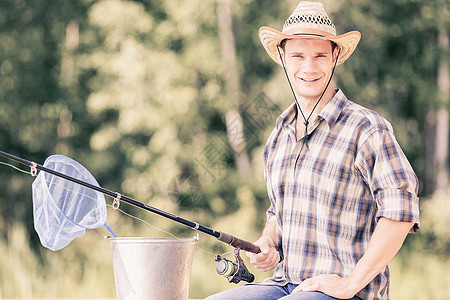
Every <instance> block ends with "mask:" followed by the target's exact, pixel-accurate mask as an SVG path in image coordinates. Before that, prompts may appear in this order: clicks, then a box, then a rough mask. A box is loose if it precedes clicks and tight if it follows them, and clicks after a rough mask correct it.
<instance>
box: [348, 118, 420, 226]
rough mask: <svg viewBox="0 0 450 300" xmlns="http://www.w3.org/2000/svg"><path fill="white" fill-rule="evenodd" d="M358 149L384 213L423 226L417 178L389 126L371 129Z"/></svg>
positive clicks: (379, 214) (380, 211)
mask: <svg viewBox="0 0 450 300" xmlns="http://www.w3.org/2000/svg"><path fill="white" fill-rule="evenodd" d="M360 150H361V151H359V152H358V155H357V156H358V157H357V161H356V164H357V165H358V166H359V169H360V171H361V172H362V174H363V176H364V177H365V180H366V182H367V184H368V186H369V187H370V190H371V192H372V196H373V198H374V200H375V201H376V203H377V208H378V211H377V215H376V219H377V220H379V218H381V217H385V218H388V219H392V220H394V221H401V222H413V223H414V226H413V227H412V228H411V233H414V232H416V231H417V230H418V229H419V226H420V220H419V198H418V196H417V193H418V187H419V183H418V179H417V176H416V174H415V173H414V171H413V169H412V167H411V165H410V163H409V161H408V159H407V158H406V156H405V154H404V153H403V151H402V149H401V148H400V145H399V144H398V142H397V141H396V139H395V136H394V133H393V131H392V129H391V127H390V126H386V127H385V128H377V129H376V130H372V132H371V133H370V134H369V135H368V137H367V139H366V140H365V141H364V142H363V144H362V145H361V148H360Z"/></svg>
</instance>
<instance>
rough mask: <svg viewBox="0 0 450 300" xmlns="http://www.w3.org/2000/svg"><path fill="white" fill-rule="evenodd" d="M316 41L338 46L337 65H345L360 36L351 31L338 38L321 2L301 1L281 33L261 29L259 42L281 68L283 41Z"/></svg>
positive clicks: (356, 32) (268, 28) (266, 28)
mask: <svg viewBox="0 0 450 300" xmlns="http://www.w3.org/2000/svg"><path fill="white" fill-rule="evenodd" d="M299 38H309V39H311V38H314V39H321V40H329V41H333V42H335V43H336V44H337V45H338V46H339V48H340V49H341V53H340V55H339V60H338V62H337V64H338V65H339V64H342V63H343V62H344V61H346V60H347V58H349V57H350V55H351V54H352V53H353V51H354V50H355V48H356V46H357V45H358V43H359V40H360V39H361V33H360V32H358V31H350V32H347V33H345V34H342V35H336V28H335V26H334V24H333V22H332V21H331V20H330V18H328V15H327V13H326V11H325V8H324V7H323V4H322V3H320V2H306V1H301V2H300V3H299V4H298V6H297V8H296V9H295V10H294V12H293V13H292V14H291V15H290V16H289V18H288V19H287V20H286V22H285V23H284V26H283V30H282V32H279V31H278V30H275V29H273V28H270V27H261V28H260V29H259V39H260V40H261V43H262V44H263V46H264V49H266V51H267V53H268V54H269V56H270V57H271V58H272V59H273V60H274V61H275V62H276V63H278V64H279V60H278V52H277V46H278V45H280V43H281V41H282V40H284V39H299Z"/></svg>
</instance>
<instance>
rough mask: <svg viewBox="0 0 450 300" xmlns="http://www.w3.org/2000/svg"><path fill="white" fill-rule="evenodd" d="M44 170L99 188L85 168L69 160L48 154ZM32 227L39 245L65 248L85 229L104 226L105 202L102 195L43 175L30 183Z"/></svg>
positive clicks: (40, 174)
mask: <svg viewBox="0 0 450 300" xmlns="http://www.w3.org/2000/svg"><path fill="white" fill-rule="evenodd" d="M44 167H46V168H48V169H52V170H54V171H57V172H59V173H62V174H64V175H67V176H70V177H73V178H76V179H79V180H81V181H84V182H87V183H89V184H92V185H95V186H99V184H98V183H97V181H96V180H95V178H94V177H93V176H92V175H91V173H89V171H88V170H86V168H84V167H83V166H82V165H80V164H79V163H78V162H76V161H74V160H73V159H71V158H68V157H66V156H62V155H52V156H50V157H48V158H47V160H46V161H45V163H44ZM33 214H34V227H35V230H36V232H37V233H38V235H39V238H40V240H41V244H42V245H43V246H44V247H46V248H48V249H50V250H53V251H57V250H60V249H62V248H64V247H65V246H67V245H68V244H69V243H70V242H71V241H72V240H73V239H74V238H76V237H78V236H82V235H83V234H84V233H85V232H86V229H94V228H98V227H100V226H105V227H106V228H107V229H108V230H109V231H110V232H111V234H112V235H113V236H115V234H114V233H113V232H112V231H111V229H110V228H109V226H108V224H107V222H106V217H107V215H106V201H105V197H104V195H103V194H102V193H100V192H97V191H94V190H92V189H89V188H87V187H84V186H82V185H79V184H76V183H73V182H71V181H68V180H66V179H63V178H61V177H58V176H55V175H52V174H50V173H46V172H39V175H38V176H37V178H36V179H35V181H34V182H33Z"/></svg>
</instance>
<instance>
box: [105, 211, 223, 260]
mask: <svg viewBox="0 0 450 300" xmlns="http://www.w3.org/2000/svg"><path fill="white" fill-rule="evenodd" d="M106 206H108V207H110V208H112V209H114V210H117V211H119V212H121V213H122V214H124V215H126V216H128V217H130V218H133V219H135V220H137V221H140V222H142V223H144V224H145V225H147V226H150V227H151V228H153V229H155V230H158V231H161V232H163V233H165V234H167V235H170V236H172V237H174V238H176V239H177V240H181V238H179V237H177V236H176V235H174V234H173V233H171V232H169V231H166V230H164V229H161V228H159V227H156V226H155V225H152V224H150V223H149V222H147V221H145V220H143V219H141V218H139V217H136V216H133V215H132V214H129V213H127V212H126V211H124V210H122V209H120V208H117V209H116V208H113V206H112V205H111V204H106ZM195 248H197V249H199V250H201V251H202V252H205V253H207V254H210V255H211V256H215V254H214V253H211V252H209V251H208V250H205V249H202V248H200V247H199V246H197V244H196V245H195Z"/></svg>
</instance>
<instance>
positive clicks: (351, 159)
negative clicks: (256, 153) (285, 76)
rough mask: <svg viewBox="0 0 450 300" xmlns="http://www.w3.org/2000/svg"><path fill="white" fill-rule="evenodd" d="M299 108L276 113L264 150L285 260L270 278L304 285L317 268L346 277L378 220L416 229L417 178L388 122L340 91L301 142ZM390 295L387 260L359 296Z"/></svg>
mask: <svg viewBox="0 0 450 300" xmlns="http://www.w3.org/2000/svg"><path fill="white" fill-rule="evenodd" d="M297 116H298V115H297V108H296V106H295V103H294V104H292V105H291V106H290V107H289V108H288V109H287V110H286V111H285V112H284V113H282V114H281V116H280V117H279V118H278V119H277V122H276V127H275V129H274V130H273V131H272V133H271V135H270V137H269V139H268V141H267V143H266V147H265V151H264V165H265V173H264V175H265V180H266V183H267V191H268V195H269V198H270V202H271V205H270V207H269V209H268V210H267V220H268V221H272V220H276V222H277V234H278V239H279V241H280V245H279V246H280V250H281V251H282V254H283V256H284V260H283V261H282V262H281V263H280V264H279V265H278V267H277V269H276V271H275V273H274V275H273V278H270V279H268V280H267V281H266V283H275V284H280V285H284V284H286V283H287V282H291V283H300V282H302V281H303V280H304V279H306V278H310V277H313V276H315V275H319V274H338V275H340V276H348V275H349V274H350V273H351V272H352V270H353V269H354V267H355V265H356V263H357V262H358V261H359V260H360V258H361V257H362V256H363V254H364V252H365V250H366V248H367V245H368V243H369V240H370V238H371V236H372V233H373V231H374V229H375V226H376V223H377V220H378V219H379V218H380V217H386V218H389V219H392V220H396V221H406V222H414V223H415V225H414V227H413V228H412V229H411V232H415V231H417V229H418V228H419V208H418V201H419V200H418V197H417V191H418V180H417V177H416V175H415V174H414V171H413V170H412V168H411V166H410V164H409V162H408V160H407V158H406V157H405V155H404V154H403V152H402V150H401V149H400V146H399V145H398V143H397V141H396V139H395V137H394V133H393V130H392V126H391V124H390V123H389V122H388V121H386V120H385V119H384V118H383V117H382V116H380V115H379V114H377V113H376V112H374V111H371V110H369V109H366V108H364V107H362V106H360V105H358V104H355V103H354V102H351V101H349V100H347V98H346V97H345V95H344V94H343V93H342V92H341V91H340V90H337V91H336V94H335V96H334V97H333V98H332V99H331V100H330V102H329V103H328V104H327V105H326V106H325V108H324V109H323V110H322V111H321V112H320V113H319V115H318V116H317V118H316V119H315V120H314V121H313V122H310V123H311V125H310V126H309V127H310V128H309V130H308V135H309V138H308V139H307V141H306V142H305V141H304V139H305V137H302V138H300V140H298V141H296V138H295V132H296V131H295V123H296V122H295V120H296V118H297ZM357 296H358V297H360V298H362V299H389V266H387V267H386V269H385V270H384V271H383V272H381V273H380V274H379V275H377V276H376V278H375V279H374V280H373V281H372V282H370V283H369V284H368V285H367V286H366V287H365V288H364V289H362V290H361V291H360V292H359V293H358V294H357Z"/></svg>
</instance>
